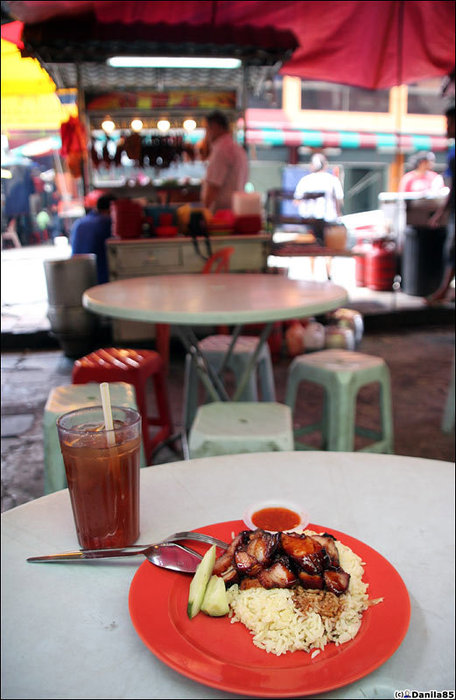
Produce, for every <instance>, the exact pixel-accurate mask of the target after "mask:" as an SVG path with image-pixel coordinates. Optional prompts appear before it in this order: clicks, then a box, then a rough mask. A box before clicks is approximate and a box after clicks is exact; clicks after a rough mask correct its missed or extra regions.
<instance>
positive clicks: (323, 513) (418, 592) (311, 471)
mask: <svg viewBox="0 0 456 700" xmlns="http://www.w3.org/2000/svg"><path fill="white" fill-rule="evenodd" d="M278 496H281V497H284V498H288V499H291V500H293V501H296V500H298V501H300V502H302V504H303V505H305V506H306V507H307V509H308V511H309V512H310V516H311V522H314V523H318V524H320V525H322V526H326V527H328V528H333V529H335V530H339V531H341V532H343V533H346V534H348V535H351V536H353V537H355V538H357V539H359V540H362V541H363V542H365V543H366V544H369V545H370V546H371V547H373V548H374V549H375V550H377V552H379V553H380V554H382V555H383V556H384V557H386V558H387V559H388V561H389V562H390V563H391V564H392V565H393V566H394V567H395V568H396V569H397V571H398V572H399V573H400V575H401V576H402V578H403V580H404V582H405V584H406V586H407V589H408V591H409V594H410V600H411V621H410V627H409V630H408V633H407V635H406V637H405V639H404V640H403V642H402V644H401V646H400V647H399V649H398V650H397V651H396V652H395V654H394V655H393V656H392V657H391V658H390V659H389V660H388V661H386V662H385V663H384V664H383V665H382V666H381V667H380V668H378V669H376V670H375V671H373V672H372V673H371V674H369V675H368V676H367V677H366V678H364V679H361V680H360V681H358V682H356V683H354V684H351V685H350V686H347V687H345V688H340V689H339V690H336V691H332V692H330V693H327V694H325V695H324V696H319V697H327V698H366V697H369V698H373V697H381V698H387V697H393V692H394V689H398V690H400V689H402V690H404V689H411V690H431V689H437V690H443V689H454V608H453V604H454V569H453V562H454V549H453V542H454V465H453V464H451V463H448V462H438V461H433V460H423V459H416V458H408V457H397V456H392V455H377V454H361V453H357V454H346V453H325V452H274V453H266V454H262V455H260V456H259V455H255V454H249V455H235V456H225V457H216V458H208V459H200V460H193V461H190V462H176V463H172V464H164V465H160V466H155V467H149V468H146V469H143V470H141V509H142V510H141V536H140V541H141V542H156V541H159V540H160V539H161V538H164V537H166V536H167V535H170V534H171V533H172V532H176V531H178V530H189V529H195V528H199V527H202V526H204V525H208V524H210V523H215V522H221V521H227V520H235V519H238V518H241V517H242V513H243V511H244V509H245V507H246V506H247V505H249V504H250V503H251V502H252V501H254V502H256V501H257V500H261V499H265V498H270V497H276V498H277V497H278ZM72 549H77V540H76V535H75V530H74V526H73V518H72V513H71V507H70V501H69V496H68V492H67V490H64V491H59V492H57V493H54V494H52V495H50V496H45V497H43V498H40V499H37V500H36V501H32V502H31V503H28V504H26V505H23V506H19V507H18V508H14V509H12V510H10V511H8V512H6V513H4V514H3V515H2V552H1V553H2V669H1V673H2V697H3V698H230V697H240V696H238V695H232V694H230V693H227V692H225V691H219V690H216V689H212V688H210V687H207V686H204V685H201V684H199V683H197V682H195V681H192V680H189V679H187V678H185V677H184V676H182V675H180V674H179V673H177V672H176V671H174V670H172V669H170V668H168V667H167V666H166V665H165V664H163V663H162V662H161V661H159V660H158V659H157V658H156V657H155V656H154V655H153V654H152V653H151V652H150V651H149V650H148V649H147V648H146V646H145V645H144V644H143V643H142V641H141V640H140V638H139V637H138V635H137V633H136V632H135V630H134V628H133V626H132V623H131V621H130V617H129V612H128V593H129V588H130V584H131V581H132V578H133V576H134V574H135V572H136V570H137V568H138V567H139V566H140V564H141V563H142V561H141V558H140V557H138V558H136V557H135V558H134V560H131V559H125V560H122V561H119V560H117V561H115V562H113V561H112V560H111V561H110V562H106V563H105V562H101V563H100V562H97V563H95V564H94V563H93V562H92V563H91V562H88V563H82V564H81V563H75V564H72V563H71V564H29V563H27V562H26V557H27V556H32V555H40V554H50V553H55V552H62V551H68V550H72ZM138 560H139V561H138ZM178 575H180V574H176V576H178Z"/></svg>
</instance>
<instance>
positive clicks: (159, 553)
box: [27, 542, 203, 574]
mask: <svg viewBox="0 0 456 700" xmlns="http://www.w3.org/2000/svg"><path fill="white" fill-rule="evenodd" d="M138 554H144V556H145V557H146V559H148V560H149V561H151V562H152V564H155V565H156V566H161V567H162V568H164V569H171V571H181V572H182V573H187V574H194V573H195V571H196V567H197V566H198V564H199V563H200V561H201V559H202V558H203V557H202V556H201V554H199V553H198V552H195V551H194V550H193V549H190V548H189V547H185V546H184V545H182V544H177V543H175V542H163V543H162V544H152V545H149V546H147V547H144V548H143V549H139V548H138V547H123V548H119V549H80V550H78V551H77V552H66V553H65V552H64V553H62V554H48V555H46V556H42V557H29V558H28V559H27V561H28V562H31V563H40V562H53V563H61V562H62V563H65V562H69V561H73V562H75V561H88V560H90V559H106V558H109V557H132V556H136V555H138Z"/></svg>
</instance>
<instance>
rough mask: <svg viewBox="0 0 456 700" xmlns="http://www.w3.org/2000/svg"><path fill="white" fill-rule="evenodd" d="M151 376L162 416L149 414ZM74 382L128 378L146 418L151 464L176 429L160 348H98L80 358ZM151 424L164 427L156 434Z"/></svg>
mask: <svg viewBox="0 0 456 700" xmlns="http://www.w3.org/2000/svg"><path fill="white" fill-rule="evenodd" d="M148 379H152V380H153V383H154V388H155V398H156V403H157V411H158V417H155V416H154V417H151V416H149V415H148V411H147V401H146V384H147V380H148ZM72 382H73V384H86V383H87V382H98V383H99V384H101V383H102V382H127V383H128V384H132V385H133V386H134V387H135V392H136V403H137V406H138V411H139V413H140V414H141V420H142V435H143V444H144V454H145V456H146V460H147V462H148V464H152V453H153V451H154V449H155V447H156V446H157V445H158V443H160V442H162V441H163V440H166V438H168V437H169V436H170V435H172V432H173V424H172V419H171V413H170V410H169V401H168V393H167V387H166V373H165V367H164V363H163V360H162V358H161V357H160V355H159V354H158V352H155V351H154V350H130V349H124V348H104V349H101V350H96V351H95V352H91V353H90V355H85V357H81V358H80V359H79V360H76V362H75V363H74V366H73V372H72ZM149 425H158V426H160V430H159V431H158V432H157V433H156V434H155V435H154V436H153V438H152V437H151V436H150V433H149Z"/></svg>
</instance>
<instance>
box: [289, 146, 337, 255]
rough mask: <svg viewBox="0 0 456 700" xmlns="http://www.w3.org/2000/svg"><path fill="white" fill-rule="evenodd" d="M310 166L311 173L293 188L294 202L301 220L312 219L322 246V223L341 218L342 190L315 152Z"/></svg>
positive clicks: (316, 236) (316, 235) (323, 160)
mask: <svg viewBox="0 0 456 700" xmlns="http://www.w3.org/2000/svg"><path fill="white" fill-rule="evenodd" d="M310 167H311V171H312V172H310V173H309V174H308V175H304V177H302V178H301V179H300V180H299V182H298V184H297V185H296V189H295V192H294V203H295V204H296V205H297V206H298V210H299V214H300V216H302V218H303V219H310V220H312V226H313V230H314V235H315V238H316V239H317V241H318V243H320V245H324V227H325V223H334V222H335V221H336V219H337V218H338V217H339V216H340V215H341V212H342V205H343V201H344V191H343V189H342V184H341V182H340V180H339V178H338V177H336V176H335V175H333V174H332V173H330V172H328V161H327V160H326V157H325V156H324V155H323V153H314V155H313V156H312V159H311V161H310ZM309 223H310V222H309Z"/></svg>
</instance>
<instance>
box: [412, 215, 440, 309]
mask: <svg viewBox="0 0 456 700" xmlns="http://www.w3.org/2000/svg"><path fill="white" fill-rule="evenodd" d="M446 235H447V229H446V226H444V227H441V228H436V229H434V228H430V227H429V226H407V227H406V229H405V234H404V247H403V251H402V264H401V276H402V285H401V286H402V291H403V292H404V293H405V294H410V295H411V296H417V297H426V296H428V295H429V294H432V293H433V292H435V290H436V289H437V288H438V286H439V285H440V282H441V281H442V277H443V272H444V268H445V254H444V251H445V240H446Z"/></svg>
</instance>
